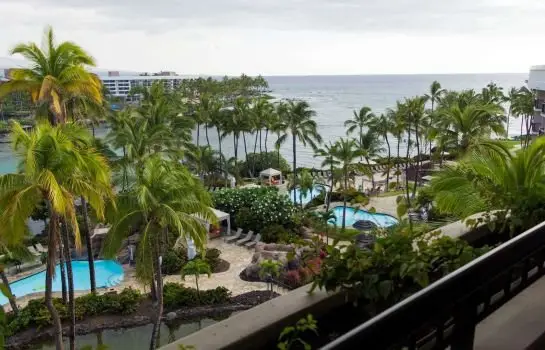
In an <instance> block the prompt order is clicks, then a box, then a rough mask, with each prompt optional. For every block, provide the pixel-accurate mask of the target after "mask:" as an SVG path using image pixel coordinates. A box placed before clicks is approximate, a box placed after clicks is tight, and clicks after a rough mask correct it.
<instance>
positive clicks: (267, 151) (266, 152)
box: [265, 129, 271, 168]
mask: <svg viewBox="0 0 545 350" xmlns="http://www.w3.org/2000/svg"><path fill="white" fill-rule="evenodd" d="M268 137H269V129H265V154H266V155H267V159H270V158H269V150H268V149H267V138H268ZM267 167H268V168H270V167H271V164H270V163H269V164H267Z"/></svg>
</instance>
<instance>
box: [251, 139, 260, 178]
mask: <svg viewBox="0 0 545 350" xmlns="http://www.w3.org/2000/svg"><path fill="white" fill-rule="evenodd" d="M257 136H258V134H257V132H256V133H255V141H254V157H253V159H252V177H254V174H255V159H256V156H255V152H256V151H257ZM260 156H261V155H260Z"/></svg>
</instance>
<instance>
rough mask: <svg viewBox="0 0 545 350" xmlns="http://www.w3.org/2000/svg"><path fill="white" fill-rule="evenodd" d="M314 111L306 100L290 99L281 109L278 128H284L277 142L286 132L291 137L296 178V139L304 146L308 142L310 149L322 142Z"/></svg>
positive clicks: (286, 135) (294, 200)
mask: <svg viewBox="0 0 545 350" xmlns="http://www.w3.org/2000/svg"><path fill="white" fill-rule="evenodd" d="M315 115H316V112H315V111H314V110H312V109H310V106H309V104H308V103H307V102H306V101H296V100H290V101H288V102H287V104H286V105H285V111H282V115H281V116H282V120H281V121H280V123H279V126H278V127H279V129H280V130H285V131H284V132H285V133H284V134H283V135H282V136H280V138H279V139H278V141H277V143H278V144H282V143H283V142H284V141H285V140H286V139H287V138H288V134H290V135H291V137H292V147H293V177H294V178H297V144H296V141H297V140H298V141H299V142H301V143H302V144H303V146H306V145H307V144H309V145H310V146H311V147H312V149H316V144H319V143H321V142H322V137H321V136H320V134H319V133H318V125H317V124H316V121H314V120H313V119H312V118H313V117H314V116H315ZM293 202H294V203H297V198H296V195H295V192H294V193H293Z"/></svg>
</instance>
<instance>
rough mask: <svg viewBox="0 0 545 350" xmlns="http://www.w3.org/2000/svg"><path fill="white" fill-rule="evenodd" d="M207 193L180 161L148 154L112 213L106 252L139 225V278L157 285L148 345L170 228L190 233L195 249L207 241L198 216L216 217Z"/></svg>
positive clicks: (113, 251) (160, 299) (112, 250)
mask: <svg viewBox="0 0 545 350" xmlns="http://www.w3.org/2000/svg"><path fill="white" fill-rule="evenodd" d="M211 204H212V203H211V199H210V195H209V194H208V192H207V191H206V190H205V189H204V187H203V185H202V183H201V182H200V181H199V180H197V179H195V178H194V177H193V175H192V174H191V173H190V172H189V171H188V170H187V169H186V168H185V167H183V166H182V165H180V164H179V163H177V162H174V161H168V160H165V159H162V158H161V157H160V156H159V155H151V156H149V157H148V158H146V159H145V160H144V162H143V163H142V170H141V171H140V172H139V173H138V176H137V177H136V181H135V183H133V184H131V186H130V188H129V190H128V191H127V192H126V193H122V194H120V195H119V196H118V200H117V206H118V208H119V212H118V214H117V215H116V217H115V218H114V219H113V224H112V228H111V229H110V231H109V233H108V236H107V240H106V245H105V246H106V250H105V253H106V255H107V256H115V254H116V253H117V251H118V249H119V248H120V246H121V242H122V240H123V239H124V238H126V236H127V234H128V231H129V228H130V227H139V228H140V234H141V239H140V243H139V246H138V249H137V257H136V260H137V261H136V274H137V278H138V279H139V280H140V281H142V282H145V283H146V284H151V286H152V288H151V290H152V291H155V295H154V297H155V303H154V304H155V308H156V318H155V323H154V327H153V334H152V338H151V342H150V348H151V349H155V348H156V347H157V337H158V332H159V326H160V324H161V316H162V313H163V278H162V274H161V266H160V265H161V256H162V255H163V254H164V250H165V243H164V242H166V241H167V235H168V232H174V233H176V234H177V235H179V236H180V237H182V238H183V239H192V240H193V241H194V242H195V245H196V247H197V248H198V249H199V250H201V251H202V250H203V247H204V244H205V243H206V233H207V232H206V230H205V228H204V226H203V225H202V221H201V220H206V221H208V222H210V223H215V221H216V218H215V216H214V214H213V213H212V211H211V209H210V207H209V206H210V205H211Z"/></svg>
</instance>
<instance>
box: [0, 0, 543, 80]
mask: <svg viewBox="0 0 545 350" xmlns="http://www.w3.org/2000/svg"><path fill="white" fill-rule="evenodd" d="M544 9H545V3H543V2H542V1H534V0H518V1H515V0H459V1H456V2H443V1H435V0H395V1H394V0H389V1H379V0H366V1H362V0H337V1H333V0H330V1H327V0H275V1H273V0H259V1H255V0H254V1H250V0H200V1H187V0H154V1H148V0H117V1H115V2H114V1H110V0H3V1H2V3H0V13H2V20H3V25H2V29H1V31H0V56H3V55H7V53H8V50H9V48H10V47H12V46H13V45H14V44H15V43H17V42H20V41H40V38H41V36H40V35H41V33H42V30H43V28H44V26H45V25H48V24H51V25H53V27H54V28H55V30H56V33H57V36H58V38H59V40H73V41H76V42H78V43H79V44H80V45H82V46H83V47H84V48H86V49H87V50H88V51H90V52H91V53H92V54H93V56H95V58H96V59H97V61H98V64H99V66H101V67H105V68H111V69H125V70H148V71H156V70H161V69H168V70H176V71H178V72H179V73H184V74H221V75H222V74H239V73H241V72H246V73H248V74H259V73H261V74H369V73H377V74H378V73H434V72H441V73H454V72H525V71H527V69H528V67H529V66H530V65H532V64H538V63H543V62H542V61H543V60H545V59H544V58H543V57H545V47H543V45H541V44H540V39H541V38H540V35H539V33H540V32H541V13H543V10H544ZM540 59H541V61H540Z"/></svg>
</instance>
